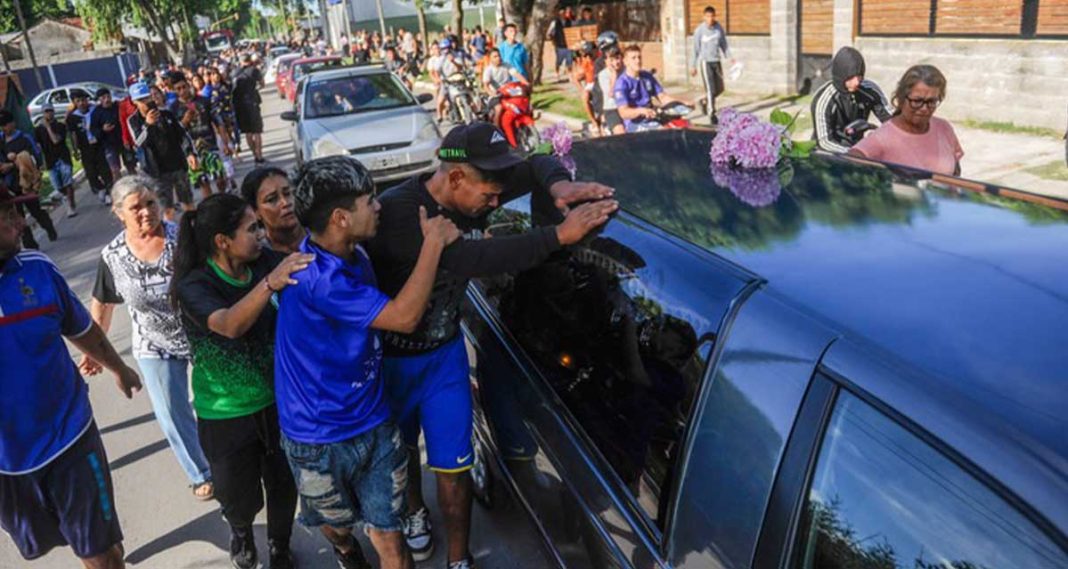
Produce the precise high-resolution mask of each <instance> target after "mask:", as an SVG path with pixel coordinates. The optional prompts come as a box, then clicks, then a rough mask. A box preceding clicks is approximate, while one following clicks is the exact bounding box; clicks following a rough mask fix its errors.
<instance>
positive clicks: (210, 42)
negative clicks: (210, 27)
mask: <svg viewBox="0 0 1068 569" xmlns="http://www.w3.org/2000/svg"><path fill="white" fill-rule="evenodd" d="M204 44H205V45H206V46H207V47H208V49H226V48H227V47H230V38H228V37H226V36H223V35H219V36H210V37H207V38H204Z"/></svg>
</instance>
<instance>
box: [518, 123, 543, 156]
mask: <svg viewBox="0 0 1068 569" xmlns="http://www.w3.org/2000/svg"><path fill="white" fill-rule="evenodd" d="M515 138H516V140H515V142H516V146H517V147H518V150H519V152H520V154H522V155H524V156H529V155H531V154H533V153H534V152H535V151H536V150H537V149H538V145H540V144H541V135H540V134H539V133H538V129H536V128H534V126H533V125H527V126H522V127H519V131H517V132H516V133H515Z"/></svg>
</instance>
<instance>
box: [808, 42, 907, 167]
mask: <svg viewBox="0 0 1068 569" xmlns="http://www.w3.org/2000/svg"><path fill="white" fill-rule="evenodd" d="M864 72H865V65H864V56H863V55H861V53H860V52H859V51H857V50H856V49H854V48H851V47H843V48H842V49H840V50H838V53H836V54H835V55H834V59H833V60H832V61H831V80H830V81H828V82H827V83H825V84H824V85H823V86H822V87H820V88H819V89H816V93H815V94H814V95H813V96H812V120H813V129H812V138H813V139H815V140H816V144H817V145H819V147H820V148H821V149H822V150H826V151H827V152H837V153H844V152H848V151H849V149H850V148H852V147H853V145H854V144H856V143H858V142H860V141H861V140H863V139H864V132H863V131H860V132H856V131H854V130H853V127H852V126H851V125H852V123H854V122H855V121H864V122H867V121H868V119H870V118H871V115H872V114H873V113H874V114H875V116H876V117H878V118H879V122H881V123H885V122H887V121H889V120H890V119H891V118H893V116H894V109H893V107H891V106H890V102H889V101H888V100H887V99H886V95H884V94H883V91H882V89H880V88H879V86H878V85H876V84H875V82H874V81H869V80H867V79H864Z"/></svg>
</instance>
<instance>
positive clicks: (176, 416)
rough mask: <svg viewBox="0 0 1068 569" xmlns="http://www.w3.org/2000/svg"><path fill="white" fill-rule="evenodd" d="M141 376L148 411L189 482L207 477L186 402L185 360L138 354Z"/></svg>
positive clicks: (186, 368)
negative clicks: (140, 355) (149, 404)
mask: <svg viewBox="0 0 1068 569" xmlns="http://www.w3.org/2000/svg"><path fill="white" fill-rule="evenodd" d="M137 367H139V368H141V379H142V380H143V382H144V384H145V390H147V391H148V398H149V399H150V400H151V401H152V412H153V413H155V415H156V421H157V422H158V423H159V428H160V429H161V430H162V431H163V436H164V437H166V438H167V443H168V444H170V445H171V450H173V451H174V456H175V457H176V458H177V459H178V465H179V466H181V467H182V470H183V471H185V475H186V476H188V477H189V481H190V482H192V483H193V485H194V486H195V485H197V484H202V483H204V482H207V481H209V480H211V470H210V469H209V468H208V459H207V458H205V457H204V451H202V450H200V439H199V438H198V436H197V419H196V416H195V415H194V414H193V405H192V403H190V402H189V373H188V370H189V360H182V359H169V360H165V359H160V358H138V360H137Z"/></svg>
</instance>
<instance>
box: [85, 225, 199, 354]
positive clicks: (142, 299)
mask: <svg viewBox="0 0 1068 569" xmlns="http://www.w3.org/2000/svg"><path fill="white" fill-rule="evenodd" d="M163 232H164V238H165V244H164V245H163V254H162V255H160V257H159V259H158V260H157V261H156V262H154V263H145V262H143V261H141V260H140V259H138V258H137V257H134V255H133V252H132V251H130V247H129V246H127V245H126V232H125V231H123V232H122V233H119V235H118V236H116V237H115V238H114V239H112V240H111V242H110V243H108V244H107V245H106V246H105V247H104V250H103V251H102V252H101V254H100V264H99V266H98V268H97V275H96V286H95V287H93V298H95V299H97V300H98V301H100V302H103V303H107V304H121V303H124V304H126V309H127V310H128V311H129V313H130V320H131V322H132V325H133V326H132V327H133V338H132V340H131V342H130V343H131V344H132V348H133V355H134V358H138V359H142V358H162V359H171V358H188V357H189V342H188V341H187V340H186V337H185V332H184V331H183V330H182V322H181V319H180V318H179V316H178V313H177V312H175V311H174V309H172V308H171V302H170V293H169V289H170V286H171V278H172V277H173V276H174V265H173V263H174V260H173V259H174V249H175V246H176V244H177V243H178V226H177V225H175V224H173V223H170V222H166V221H165V222H163Z"/></svg>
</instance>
